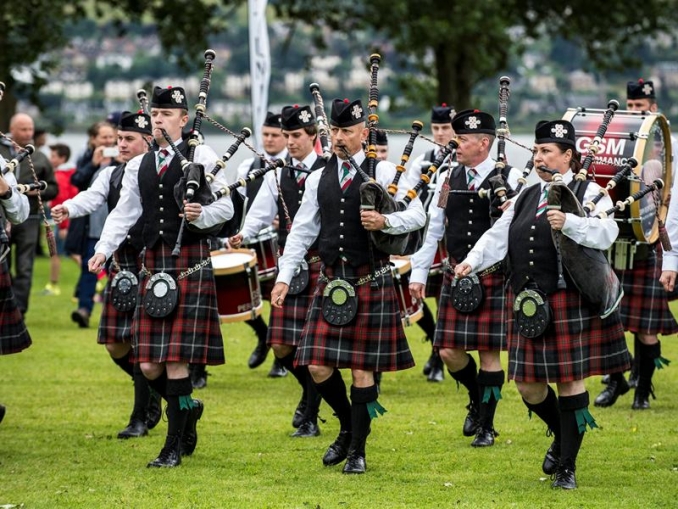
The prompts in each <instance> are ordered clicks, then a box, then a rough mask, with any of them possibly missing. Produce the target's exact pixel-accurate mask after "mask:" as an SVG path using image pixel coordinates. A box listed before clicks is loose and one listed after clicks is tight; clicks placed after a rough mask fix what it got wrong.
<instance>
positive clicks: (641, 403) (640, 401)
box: [631, 389, 650, 410]
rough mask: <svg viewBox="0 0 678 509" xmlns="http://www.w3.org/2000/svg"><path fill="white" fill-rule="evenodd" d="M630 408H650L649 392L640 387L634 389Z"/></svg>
mask: <svg viewBox="0 0 678 509" xmlns="http://www.w3.org/2000/svg"><path fill="white" fill-rule="evenodd" d="M631 408H632V409H633V410H648V409H649V408H650V394H649V393H648V392H647V391H643V390H642V389H636V393H635V394H634V396H633V404H632V405H631Z"/></svg>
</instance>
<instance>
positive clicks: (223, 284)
mask: <svg viewBox="0 0 678 509" xmlns="http://www.w3.org/2000/svg"><path fill="white" fill-rule="evenodd" d="M210 254H211V257H212V267H213V270H214V280H215V282H216V286H217V308H218V310H219V319H220V320H221V323H232V322H242V321H245V320H251V319H253V318H256V317H257V316H259V315H260V314H261V308H262V306H263V304H262V302H261V289H260V287H259V277H258V274H257V258H256V254H255V252H254V251H253V250H251V249H232V250H230V251H225V250H224V251H212V253H210Z"/></svg>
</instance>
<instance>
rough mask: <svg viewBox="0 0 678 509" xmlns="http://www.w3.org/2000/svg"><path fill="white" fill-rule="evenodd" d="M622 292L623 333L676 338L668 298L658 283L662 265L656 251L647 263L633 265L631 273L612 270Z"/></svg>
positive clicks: (674, 321) (620, 309)
mask: <svg viewBox="0 0 678 509" xmlns="http://www.w3.org/2000/svg"><path fill="white" fill-rule="evenodd" d="M615 272H616V273H617V276H618V277H619V280H620V281H621V284H622V286H623V288H624V297H623V299H622V302H621V305H620V306H619V314H620V315H621V320H622V324H623V326H624V330H628V331H631V332H633V333H636V334H663V335H668V334H675V333H676V332H678V323H677V322H676V320H675V318H674V317H673V314H671V310H670V309H669V294H668V293H667V292H666V290H664V287H663V286H662V285H661V283H660V282H659V276H661V263H658V259H657V256H656V255H655V251H654V250H651V251H650V256H649V257H648V258H647V259H646V260H642V261H634V264H633V269H631V270H615Z"/></svg>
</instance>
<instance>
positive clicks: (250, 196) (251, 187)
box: [245, 157, 264, 212]
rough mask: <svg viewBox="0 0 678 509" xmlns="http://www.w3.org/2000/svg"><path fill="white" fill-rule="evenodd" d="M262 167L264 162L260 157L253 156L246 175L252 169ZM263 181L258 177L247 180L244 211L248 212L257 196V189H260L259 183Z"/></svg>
mask: <svg viewBox="0 0 678 509" xmlns="http://www.w3.org/2000/svg"><path fill="white" fill-rule="evenodd" d="M263 167H264V163H263V161H262V160H261V157H255V158H254V161H252V164H251V165H250V169H249V170H248V171H247V175H249V174H250V173H252V172H253V171H254V170H258V169H260V168H263ZM263 181H264V179H263V178H258V179H254V180H251V181H248V182H247V185H246V186H245V189H246V194H247V208H246V210H245V212H249V210H250V207H251V206H252V204H253V203H254V199H255V198H256V197H257V193H259V189H261V184H262V183H263Z"/></svg>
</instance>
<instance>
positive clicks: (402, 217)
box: [276, 150, 426, 284]
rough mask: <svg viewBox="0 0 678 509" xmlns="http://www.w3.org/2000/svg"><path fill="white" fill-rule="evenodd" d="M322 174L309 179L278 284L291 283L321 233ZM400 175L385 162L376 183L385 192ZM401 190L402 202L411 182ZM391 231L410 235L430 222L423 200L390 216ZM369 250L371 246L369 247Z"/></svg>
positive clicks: (352, 172) (377, 171)
mask: <svg viewBox="0 0 678 509" xmlns="http://www.w3.org/2000/svg"><path fill="white" fill-rule="evenodd" d="M353 159H354V160H355V162H356V164H358V166H360V165H361V164H362V162H363V161H364V160H365V153H364V152H363V151H362V150H361V151H359V152H358V153H357V154H355V155H354V156H353ZM343 162H344V161H343V160H342V159H339V158H337V176H338V179H339V181H340V182H341V176H342V175H343V170H342V169H341V165H342V163H343ZM322 173H323V172H322V171H314V172H313V173H311V174H310V175H309V176H308V177H307V178H306V191H304V197H303V198H302V200H301V206H300V207H299V211H298V212H297V215H296V216H295V219H294V224H293V225H292V230H291V231H290V234H289V236H288V237H287V241H286V243H285V252H284V254H283V256H282V257H281V258H280V259H279V260H278V267H279V268H280V272H279V274H278V279H277V280H276V281H278V282H283V283H287V284H289V283H290V281H291V280H292V277H293V276H294V272H295V270H296V268H297V267H298V266H299V264H300V263H301V261H302V260H303V259H304V256H305V255H306V252H307V251H308V248H309V247H310V246H311V245H312V244H313V242H314V241H315V239H316V238H317V237H318V235H319V234H320V206H319V204H318V184H319V183H320V175H321V174H322ZM356 174H357V171H356V170H355V168H353V167H352V166H351V169H350V175H351V177H352V178H360V176H357V175H356ZM395 174H396V168H395V165H394V164H392V163H389V162H387V161H381V162H379V163H378V164H377V165H376V168H375V176H376V178H375V179H376V181H377V182H378V183H379V184H381V185H382V186H383V187H384V189H386V188H387V187H388V185H389V184H390V183H391V182H393V177H394V176H395ZM402 184H403V185H400V186H399V188H398V193H397V194H396V196H395V199H396V200H401V199H402V198H403V197H404V196H405V194H406V193H407V191H408V190H409V189H410V187H409V184H410V182H409V181H408V180H407V179H405V182H402ZM385 217H386V218H387V219H388V221H389V224H390V225H391V226H390V228H387V229H384V230H382V231H383V232H384V233H388V234H391V235H396V234H399V233H406V232H409V231H413V230H417V229H419V228H421V227H423V226H424V224H425V223H426V213H425V212H424V207H423V206H422V204H421V201H420V200H419V198H415V199H414V200H412V202H410V204H409V206H408V207H407V209H405V210H404V211H402V212H394V213H393V214H387V215H385ZM365 249H367V246H365Z"/></svg>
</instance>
